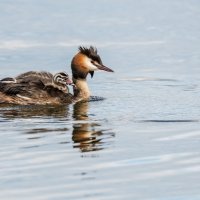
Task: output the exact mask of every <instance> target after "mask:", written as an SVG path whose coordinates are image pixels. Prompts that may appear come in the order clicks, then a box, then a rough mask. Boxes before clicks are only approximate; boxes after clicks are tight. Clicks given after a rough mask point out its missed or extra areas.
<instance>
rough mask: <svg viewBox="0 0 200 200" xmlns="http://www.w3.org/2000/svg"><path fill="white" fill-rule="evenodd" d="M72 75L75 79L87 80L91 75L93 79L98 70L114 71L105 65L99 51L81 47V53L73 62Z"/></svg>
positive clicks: (93, 48)
mask: <svg viewBox="0 0 200 200" xmlns="http://www.w3.org/2000/svg"><path fill="white" fill-rule="evenodd" d="M71 67H72V74H73V78H75V79H85V78H86V77H87V75H88V73H90V75H91V77H93V75H94V71H96V70H104V71H107V72H113V70H112V69H110V68H108V67H106V66H105V65H103V63H102V60H101V58H100V56H99V55H98V54H97V49H96V48H95V47H93V46H90V47H89V48H86V47H81V46H80V47H79V52H78V53H77V54H76V55H75V56H74V57H73V59H72V62H71Z"/></svg>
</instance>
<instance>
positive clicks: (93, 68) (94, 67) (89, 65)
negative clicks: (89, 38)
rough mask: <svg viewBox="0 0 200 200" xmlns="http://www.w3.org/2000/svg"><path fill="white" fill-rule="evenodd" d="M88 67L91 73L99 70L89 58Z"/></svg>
mask: <svg viewBox="0 0 200 200" xmlns="http://www.w3.org/2000/svg"><path fill="white" fill-rule="evenodd" d="M86 65H87V67H88V68H89V70H90V71H95V70H98V68H97V67H96V66H95V65H93V64H92V63H91V59H89V58H87V61H86Z"/></svg>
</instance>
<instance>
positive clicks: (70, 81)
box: [66, 79, 75, 87]
mask: <svg viewBox="0 0 200 200" xmlns="http://www.w3.org/2000/svg"><path fill="white" fill-rule="evenodd" d="M66 84H67V85H71V86H73V87H74V86H75V84H74V83H73V81H72V80H71V79H67V80H66Z"/></svg>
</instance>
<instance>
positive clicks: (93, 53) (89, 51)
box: [79, 46, 103, 64]
mask: <svg viewBox="0 0 200 200" xmlns="http://www.w3.org/2000/svg"><path fill="white" fill-rule="evenodd" d="M79 51H80V53H82V54H84V55H86V56H87V57H89V58H91V59H92V60H94V61H97V62H98V63H99V64H103V63H102V61H101V58H100V56H99V55H98V53H97V48H96V47H93V46H90V47H89V48H87V47H83V46H80V47H79Z"/></svg>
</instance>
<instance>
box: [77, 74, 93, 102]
mask: <svg viewBox="0 0 200 200" xmlns="http://www.w3.org/2000/svg"><path fill="white" fill-rule="evenodd" d="M73 82H74V84H75V85H76V87H74V97H75V98H76V99H80V100H82V99H88V98H89V97H90V90H89V87H88V84H87V81H86V79H75V78H73Z"/></svg>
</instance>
